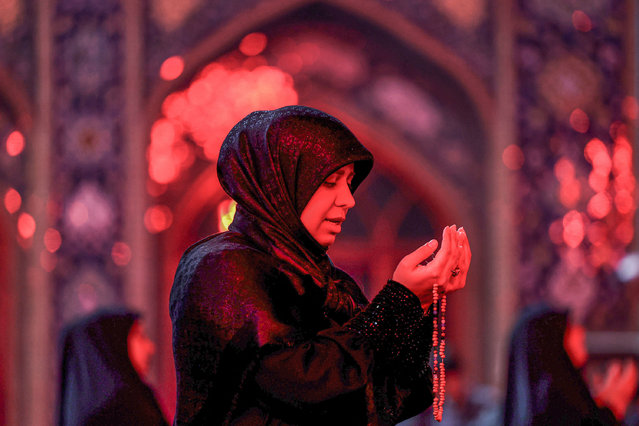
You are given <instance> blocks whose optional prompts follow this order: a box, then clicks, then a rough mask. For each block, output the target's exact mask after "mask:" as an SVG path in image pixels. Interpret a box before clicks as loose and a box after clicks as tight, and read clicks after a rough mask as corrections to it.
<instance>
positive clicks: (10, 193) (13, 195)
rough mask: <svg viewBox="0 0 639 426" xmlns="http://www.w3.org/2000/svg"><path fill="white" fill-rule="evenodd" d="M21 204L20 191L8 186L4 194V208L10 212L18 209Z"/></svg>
mask: <svg viewBox="0 0 639 426" xmlns="http://www.w3.org/2000/svg"><path fill="white" fill-rule="evenodd" d="M21 205H22V197H21V196H20V193H19V192H18V191H16V190H15V189H13V188H9V189H8V190H7V192H5V194H4V208H5V209H7V211H8V212H9V213H11V214H13V213H15V212H17V211H18V210H20V206H21Z"/></svg>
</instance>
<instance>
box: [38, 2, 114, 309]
mask: <svg viewBox="0 0 639 426" xmlns="http://www.w3.org/2000/svg"><path fill="white" fill-rule="evenodd" d="M53 20H54V22H53V23H54V25H53V26H54V28H56V29H57V31H56V33H55V40H54V51H55V52H58V54H57V55H55V56H54V96H53V98H54V102H55V105H54V116H53V118H54V132H53V134H54V139H53V150H52V152H53V156H54V159H53V160H54V161H53V176H54V181H55V182H56V184H55V185H53V186H52V188H51V200H52V202H53V205H55V206H56V209H55V211H56V212H57V214H58V215H57V225H56V228H57V230H58V231H59V232H60V234H61V241H62V244H61V246H60V248H59V250H58V251H57V252H56V253H55V254H56V256H57V267H56V268H55V269H54V270H53V273H52V275H53V277H54V282H55V285H56V287H57V290H58V291H56V292H55V294H57V295H58V298H59V300H58V301H57V302H56V306H57V307H58V312H57V319H58V320H59V321H63V320H66V319H69V318H71V317H73V316H75V315H78V314H81V313H83V312H88V311H90V310H92V309H94V308H96V307H97V306H100V305H103V304H108V303H114V302H116V301H118V300H120V297H121V291H122V289H121V286H122V274H121V272H120V270H119V268H118V267H117V266H116V265H115V264H114V263H113V260H112V256H111V253H112V250H113V247H114V244H115V243H116V242H117V241H118V238H119V237H121V231H122V206H123V201H122V197H123V190H122V188H123V184H124V181H123V172H124V170H123V159H122V156H121V151H122V120H123V116H122V113H121V111H122V110H123V108H124V100H123V97H122V85H123V80H122V71H121V69H122V67H123V53H122V37H123V34H122V33H123V31H124V29H123V12H122V6H121V4H120V3H119V1H117V0H108V1H103V0H61V1H59V2H57V4H56V8H55V15H54V17H53Z"/></svg>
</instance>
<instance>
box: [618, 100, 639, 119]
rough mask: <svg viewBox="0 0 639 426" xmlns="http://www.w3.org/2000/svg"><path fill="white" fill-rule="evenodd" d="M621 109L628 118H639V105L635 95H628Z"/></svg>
mask: <svg viewBox="0 0 639 426" xmlns="http://www.w3.org/2000/svg"><path fill="white" fill-rule="evenodd" d="M621 109H622V111H623V113H624V115H625V116H626V117H628V119H630V120H636V119H637V118H639V105H638V104H637V98H635V97H634V96H626V97H625V98H624V100H623V102H622V104H621Z"/></svg>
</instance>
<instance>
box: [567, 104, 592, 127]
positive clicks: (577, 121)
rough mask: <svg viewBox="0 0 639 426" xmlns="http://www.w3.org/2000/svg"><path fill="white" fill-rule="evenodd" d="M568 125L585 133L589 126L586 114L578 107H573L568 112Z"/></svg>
mask: <svg viewBox="0 0 639 426" xmlns="http://www.w3.org/2000/svg"><path fill="white" fill-rule="evenodd" d="M570 126H572V128H573V129H574V130H575V131H577V132H579V133H586V132H587V131H588V129H589V128H590V119H589V118H588V114H586V113H585V112H584V111H583V110H581V109H579V108H576V109H574V110H573V111H572V112H571V113H570Z"/></svg>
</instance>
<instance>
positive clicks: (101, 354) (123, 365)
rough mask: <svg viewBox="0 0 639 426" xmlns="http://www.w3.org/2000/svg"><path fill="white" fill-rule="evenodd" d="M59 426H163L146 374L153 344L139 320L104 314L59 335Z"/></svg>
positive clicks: (112, 311)
mask: <svg viewBox="0 0 639 426" xmlns="http://www.w3.org/2000/svg"><path fill="white" fill-rule="evenodd" d="M61 346H62V360H61V361H62V367H61V375H60V394H59V399H60V404H59V407H58V425H60V426H67V425H69V426H70V425H123V426H124V425H132V426H133V425H135V426H155V425H166V424H167V422H166V420H165V418H164V416H163V414H162V411H161V409H160V407H159V405H158V403H157V401H156V399H155V396H154V394H153V391H152V390H151V389H150V388H149V386H147V385H146V384H145V383H144V381H143V379H142V378H143V377H144V376H145V375H146V373H147V370H148V367H149V361H150V357H151V355H153V352H154V344H153V342H152V341H151V340H150V339H149V338H148V337H147V336H146V334H145V333H144V330H143V326H142V324H141V322H140V320H139V316H138V315H137V314H135V313H133V312H130V311H127V310H124V309H117V308H113V309H103V310H100V311H98V312H95V313H93V314H91V315H89V316H87V317H84V318H80V319H78V320H76V321H74V322H72V323H71V324H69V325H67V326H66V327H65V328H64V330H63V331H62V334H61Z"/></svg>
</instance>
